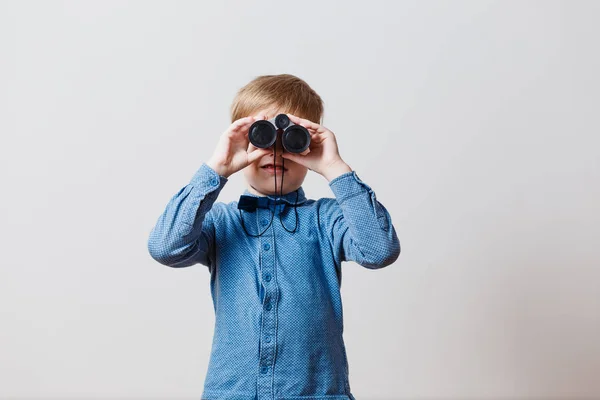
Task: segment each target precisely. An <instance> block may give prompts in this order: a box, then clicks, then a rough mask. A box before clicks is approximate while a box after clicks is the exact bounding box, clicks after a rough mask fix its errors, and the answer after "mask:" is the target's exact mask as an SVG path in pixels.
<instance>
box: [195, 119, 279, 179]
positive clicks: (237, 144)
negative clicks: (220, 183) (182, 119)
mask: <svg viewBox="0 0 600 400" xmlns="http://www.w3.org/2000/svg"><path fill="white" fill-rule="evenodd" d="M259 119H265V116H264V112H261V113H260V114H258V115H256V116H252V117H244V118H240V119H238V120H237V121H235V122H233V123H232V124H231V125H230V126H229V128H228V129H227V130H226V131H225V132H223V134H222V135H221V137H220V138H219V143H218V144H217V147H216V149H215V151H214V153H213V155H212V156H211V158H210V159H209V160H208V161H207V162H206V163H207V164H208V166H209V167H211V168H212V169H213V170H215V172H217V173H218V174H219V175H221V176H224V177H226V178H228V177H229V176H230V175H232V174H234V173H236V172H238V171H239V170H241V169H243V168H246V166H248V165H250V164H252V163H253V162H254V161H256V160H258V159H260V158H261V157H263V156H265V155H267V154H271V152H272V150H271V149H270V148H266V149H261V148H256V147H254V146H250V140H249V139H248V129H249V128H250V125H252V124H253V123H254V122H255V121H257V120H259Z"/></svg>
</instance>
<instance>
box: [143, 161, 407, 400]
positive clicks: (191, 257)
mask: <svg viewBox="0 0 600 400" xmlns="http://www.w3.org/2000/svg"><path fill="white" fill-rule="evenodd" d="M226 182H227V178H225V177H223V176H219V175H218V173H217V172H216V171H214V170H213V169H212V168H210V167H209V166H208V165H207V164H206V163H203V164H202V165H201V166H200V168H199V169H198V171H197V172H196V173H195V174H194V176H193V177H192V179H191V181H190V183H189V184H187V185H186V186H184V187H183V188H181V189H180V190H179V191H178V192H177V193H176V194H175V195H174V196H173V197H172V198H171V199H170V201H169V202H168V204H167V206H166V209H165V210H164V212H163V213H162V214H161V215H160V217H159V218H158V221H157V222H156V225H155V227H154V228H153V229H152V231H151V233H150V236H149V240H148V250H149V252H150V254H151V256H152V257H153V258H154V259H155V260H156V261H158V262H159V263H161V264H164V265H167V266H170V267H177V268H179V267H188V266H191V265H194V264H202V265H205V266H206V267H208V271H209V272H210V290H211V295H212V300H213V305H214V310H215V326H214V334H213V342H212V350H211V355H210V360H209V364H208V371H207V375H206V379H205V381H204V391H203V394H202V399H207V400H221V399H223V400H232V399H236V400H267V399H268V400H288V399H289V400H291V399H293V400H303V399H305V400H354V396H353V395H352V394H351V391H350V383H349V380H348V376H349V375H348V372H349V370H348V359H347V357H346V349H345V345H344V340H343V336H342V333H343V327H344V325H343V313H342V299H341V294H340V287H341V283H342V268H341V264H342V261H354V262H356V263H358V264H360V265H362V266H364V267H366V268H369V269H377V268H382V267H385V266H387V265H390V264H392V263H393V262H394V261H395V260H396V259H397V258H398V256H399V254H400V242H399V240H398V237H397V236H396V231H395V229H394V227H393V225H392V220H391V217H390V214H389V213H388V211H387V210H386V208H385V207H384V206H383V205H382V204H381V203H380V202H379V201H378V200H377V199H376V197H375V193H374V192H373V190H372V189H371V188H370V187H369V186H368V185H367V184H365V183H364V182H363V181H361V180H360V179H359V178H358V176H357V174H356V172H355V171H350V172H346V173H343V174H342V175H340V176H338V177H336V178H334V179H332V180H331V181H330V182H329V186H330V187H331V190H332V191H333V193H334V195H335V198H327V197H325V198H320V199H318V200H313V199H307V198H306V197H305V193H304V190H303V188H302V187H300V188H299V189H298V191H297V193H296V191H294V192H291V193H288V194H286V195H284V196H283V197H281V198H280V197H279V196H268V197H269V198H271V199H272V200H277V199H280V200H281V199H283V200H284V201H285V202H284V204H283V205H282V204H276V202H273V203H271V205H269V206H268V208H257V209H256V210H255V211H252V212H249V211H246V210H238V208H237V203H238V202H237V201H232V202H229V203H223V202H217V201H216V199H217V196H218V195H219V192H220V191H221V189H222V188H223V186H224V185H225V183H226ZM244 194H246V195H250V196H254V195H253V194H251V193H250V192H249V191H248V190H247V189H246V190H245V192H244ZM296 194H297V195H298V199H297V203H296ZM294 203H296V204H297V208H296V211H297V214H298V226H297V229H296V231H295V232H294V233H291V232H288V231H293V230H294V227H295V226H296V212H295V211H294ZM240 213H241V215H240ZM272 216H273V220H272V223H271V224H270V225H269V223H270V222H271V217H272ZM280 217H281V222H280ZM240 218H243V219H244V226H245V228H246V230H247V231H248V232H249V233H250V234H253V235H257V234H260V233H261V232H263V231H265V232H264V234H263V235H262V236H260V237H251V236H248V235H247V234H246V233H245V231H244V229H243V227H242V225H241V219H240ZM281 223H283V224H284V225H285V228H287V230H286V229H285V228H284V227H283V226H282V225H281Z"/></svg>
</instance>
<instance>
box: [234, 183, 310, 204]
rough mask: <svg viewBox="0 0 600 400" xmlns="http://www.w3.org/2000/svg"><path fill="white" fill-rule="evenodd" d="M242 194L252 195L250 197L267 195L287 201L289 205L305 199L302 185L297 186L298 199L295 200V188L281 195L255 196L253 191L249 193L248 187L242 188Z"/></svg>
mask: <svg viewBox="0 0 600 400" xmlns="http://www.w3.org/2000/svg"><path fill="white" fill-rule="evenodd" d="M244 194H245V195H247V196H252V197H268V198H269V199H271V200H280V199H281V200H283V201H285V202H286V203H288V204H289V205H291V206H293V205H294V204H297V205H300V204H302V203H304V202H305V201H306V200H307V199H306V196H305V194H304V189H303V188H302V186H300V187H299V188H298V200H297V201H296V190H294V191H292V192H289V193H286V194H284V195H283V196H279V194H277V195H271V194H269V195H266V196H257V195H255V194H253V193H250V192H249V191H248V189H246V190H244Z"/></svg>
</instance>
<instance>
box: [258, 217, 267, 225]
mask: <svg viewBox="0 0 600 400" xmlns="http://www.w3.org/2000/svg"><path fill="white" fill-rule="evenodd" d="M268 223H269V220H268V219H266V218H263V219H261V220H260V224H261V225H262V226H267V224H268Z"/></svg>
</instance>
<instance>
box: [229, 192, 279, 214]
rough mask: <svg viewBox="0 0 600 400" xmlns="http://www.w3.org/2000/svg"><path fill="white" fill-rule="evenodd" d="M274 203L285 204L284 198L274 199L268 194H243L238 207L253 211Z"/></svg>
mask: <svg viewBox="0 0 600 400" xmlns="http://www.w3.org/2000/svg"><path fill="white" fill-rule="evenodd" d="M272 204H285V201H284V200H273V199H270V198H268V197H267V196H262V197H255V196H247V195H241V196H240V201H239V202H238V209H240V210H246V211H250V212H253V211H255V210H256V209H257V208H269V205H272Z"/></svg>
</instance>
